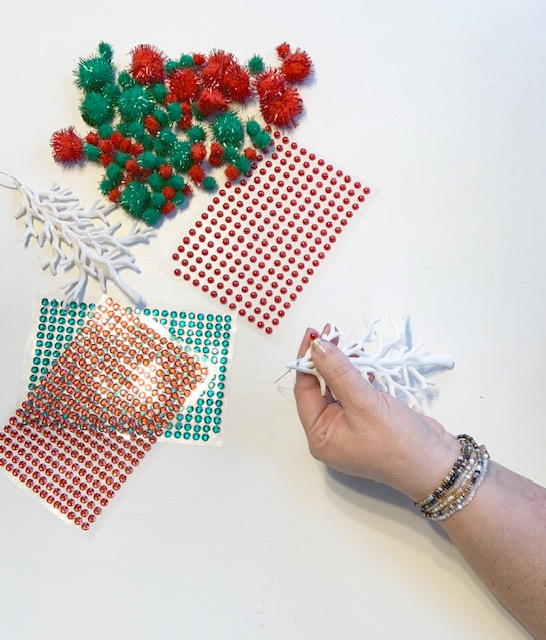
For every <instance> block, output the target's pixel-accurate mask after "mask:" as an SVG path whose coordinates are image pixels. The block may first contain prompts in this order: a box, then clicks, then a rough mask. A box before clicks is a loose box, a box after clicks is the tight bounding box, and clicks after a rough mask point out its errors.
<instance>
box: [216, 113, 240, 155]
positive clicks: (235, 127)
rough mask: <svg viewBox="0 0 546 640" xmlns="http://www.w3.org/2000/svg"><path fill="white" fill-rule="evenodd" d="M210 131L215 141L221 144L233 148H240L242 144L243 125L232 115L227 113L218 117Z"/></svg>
mask: <svg viewBox="0 0 546 640" xmlns="http://www.w3.org/2000/svg"><path fill="white" fill-rule="evenodd" d="M212 130H213V132H214V137H215V138H216V140H218V142H221V143H222V144H225V145H228V144H231V145H233V146H234V147H240V146H241V145H242V144H243V140H244V137H245V135H244V131H243V125H242V124H241V121H240V120H239V118H238V117H237V116H236V115H235V114H234V113H231V112H229V111H228V112H227V113H223V114H222V115H220V116H218V118H217V119H216V121H215V122H214V124H213V125H212Z"/></svg>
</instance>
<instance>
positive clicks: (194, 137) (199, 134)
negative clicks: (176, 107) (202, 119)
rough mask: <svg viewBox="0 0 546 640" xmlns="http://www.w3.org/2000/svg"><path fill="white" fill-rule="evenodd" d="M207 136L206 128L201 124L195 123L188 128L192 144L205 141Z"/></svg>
mask: <svg viewBox="0 0 546 640" xmlns="http://www.w3.org/2000/svg"><path fill="white" fill-rule="evenodd" d="M206 137H207V134H206V133H205V130H204V129H203V127H201V126H199V125H195V126H194V127H190V128H189V129H188V140H189V141H190V142H191V143H192V144H195V143H196V142H203V140H205V139H206Z"/></svg>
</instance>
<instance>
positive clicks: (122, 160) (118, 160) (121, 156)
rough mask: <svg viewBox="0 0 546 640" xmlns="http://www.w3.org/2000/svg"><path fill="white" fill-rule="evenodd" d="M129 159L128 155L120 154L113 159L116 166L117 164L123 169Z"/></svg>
mask: <svg viewBox="0 0 546 640" xmlns="http://www.w3.org/2000/svg"><path fill="white" fill-rule="evenodd" d="M130 158H131V156H130V155H129V154H128V153H123V152H120V153H118V154H116V157H115V158H114V162H115V163H116V164H119V166H120V167H125V165H126V163H127V161H128V160H129V159H130Z"/></svg>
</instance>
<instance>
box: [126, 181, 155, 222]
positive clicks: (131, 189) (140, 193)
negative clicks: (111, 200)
mask: <svg viewBox="0 0 546 640" xmlns="http://www.w3.org/2000/svg"><path fill="white" fill-rule="evenodd" d="M149 201H150V194H149V192H148V189H146V187H145V185H143V184H142V183H141V182H130V183H129V184H128V185H127V186H126V187H125V189H124V190H123V191H122V192H121V195H120V197H119V200H118V202H119V205H120V206H121V207H123V209H125V211H127V213H129V214H130V215H131V216H133V218H140V217H142V214H143V213H144V211H145V209H146V207H147V206H148V202H149Z"/></svg>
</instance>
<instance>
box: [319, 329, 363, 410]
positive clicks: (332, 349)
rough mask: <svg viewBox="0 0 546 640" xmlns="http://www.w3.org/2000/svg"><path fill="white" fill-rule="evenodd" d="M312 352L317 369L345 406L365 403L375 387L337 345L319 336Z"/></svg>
mask: <svg viewBox="0 0 546 640" xmlns="http://www.w3.org/2000/svg"><path fill="white" fill-rule="evenodd" d="M311 354H312V357H313V363H314V364H315V367H316V368H317V371H318V372H319V373H320V374H321V375H322V377H323V378H324V380H325V381H326V384H327V385H328V387H329V388H330V389H331V390H332V392H333V394H334V395H335V396H336V398H337V399H338V400H339V401H340V403H341V404H342V405H343V406H344V407H345V408H350V407H351V405H354V403H356V402H358V404H359V406H360V407H362V405H365V403H366V400H367V399H368V398H369V397H370V396H371V394H372V393H373V388H372V387H371V385H370V384H369V383H368V382H367V381H366V380H364V379H363V378H362V376H361V375H360V373H359V372H358V370H357V369H356V368H355V367H354V366H353V365H352V364H351V361H350V359H349V358H348V357H347V356H346V355H345V354H344V353H343V352H342V351H341V350H340V349H338V348H337V346H336V345H334V344H332V343H331V342H328V341H327V340H322V339H320V338H319V339H318V340H314V341H313V343H312V345H311Z"/></svg>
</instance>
